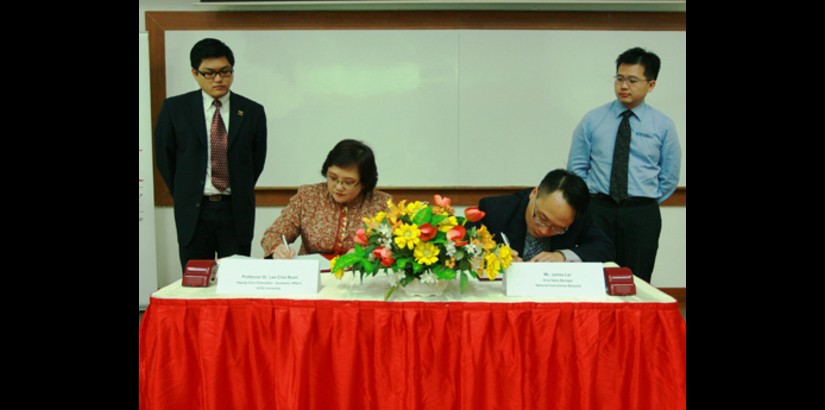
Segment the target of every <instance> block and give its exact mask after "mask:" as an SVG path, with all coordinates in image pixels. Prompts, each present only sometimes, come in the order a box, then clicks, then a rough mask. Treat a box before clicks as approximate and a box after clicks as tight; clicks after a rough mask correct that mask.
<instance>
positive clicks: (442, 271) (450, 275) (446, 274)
mask: <svg viewBox="0 0 825 410" xmlns="http://www.w3.org/2000/svg"><path fill="white" fill-rule="evenodd" d="M433 273H434V274H435V276H436V277H438V279H443V280H453V279H455V271H454V270H452V269H450V268H448V267H446V266H444V265H436V266H435V267H434V268H433Z"/></svg>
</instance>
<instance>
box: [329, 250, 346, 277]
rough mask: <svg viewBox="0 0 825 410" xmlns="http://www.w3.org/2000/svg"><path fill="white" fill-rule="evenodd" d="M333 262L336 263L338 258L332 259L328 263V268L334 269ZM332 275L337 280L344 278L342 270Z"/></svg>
mask: <svg viewBox="0 0 825 410" xmlns="http://www.w3.org/2000/svg"><path fill="white" fill-rule="evenodd" d="M335 262H338V257H337V256H336V257H334V258H332V260H331V261H329V266H331V267H333V268H334V267H335ZM332 274H333V275H335V277H336V278H337V279H341V278H343V277H344V270H343V269H338V270H337V271H335V272H332Z"/></svg>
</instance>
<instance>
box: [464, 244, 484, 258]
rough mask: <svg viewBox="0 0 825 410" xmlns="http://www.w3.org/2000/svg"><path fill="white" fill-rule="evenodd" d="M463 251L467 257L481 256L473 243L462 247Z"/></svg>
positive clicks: (479, 249) (479, 250)
mask: <svg viewBox="0 0 825 410" xmlns="http://www.w3.org/2000/svg"><path fill="white" fill-rule="evenodd" d="M464 251H465V252H467V255H470V256H471V257H474V256H481V248H479V247H478V246H477V245H476V244H474V243H468V244H467V245H464Z"/></svg>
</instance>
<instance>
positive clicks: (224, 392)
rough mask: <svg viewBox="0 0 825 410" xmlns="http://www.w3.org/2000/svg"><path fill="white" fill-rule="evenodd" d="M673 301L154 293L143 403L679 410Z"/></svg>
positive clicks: (144, 349)
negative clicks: (485, 300)
mask: <svg viewBox="0 0 825 410" xmlns="http://www.w3.org/2000/svg"><path fill="white" fill-rule="evenodd" d="M686 348H687V346H686V323H685V320H684V319H683V318H682V316H681V314H680V313H679V311H678V308H677V305H676V303H672V304H662V303H620V304H614V303H513V304H502V303H452V302H451V303H423V302H390V303H388V302H368V301H326V300H321V301H310V300H283V299H281V300H262V299H234V300H227V299H216V300H214V299H213V300H170V299H155V298H152V300H151V303H150V304H149V307H148V308H147V310H146V312H145V314H144V316H143V321H142V323H141V327H140V347H139V349H140V354H139V363H140V364H139V372H140V379H139V380H140V386H139V388H140V408H141V409H144V410H149V409H152V410H154V409H175V410H179V409H210V410H212V409H215V410H225V409H342V410H363V409H437V410H443V409H455V410H459V409H461V410H464V409H468V410H469V409H473V410H476V409H518V410H523V409H543V410H544V409H605V410H608V409H633V410H645V409H651V410H662V409H684V408H685V407H686Z"/></svg>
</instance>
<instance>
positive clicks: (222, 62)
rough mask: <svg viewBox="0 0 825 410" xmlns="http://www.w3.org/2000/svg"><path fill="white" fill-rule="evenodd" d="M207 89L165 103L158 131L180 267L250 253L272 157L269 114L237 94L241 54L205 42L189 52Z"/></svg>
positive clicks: (198, 79) (159, 160)
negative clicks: (260, 183)
mask: <svg viewBox="0 0 825 410" xmlns="http://www.w3.org/2000/svg"><path fill="white" fill-rule="evenodd" d="M189 58H190V62H191V65H192V76H193V77H194V79H195V81H196V82H197V83H198V85H199V86H200V90H197V91H193V92H190V93H186V94H182V95H178V96H175V97H171V98H168V99H166V101H164V103H163V108H161V110H160V115H159V116H158V121H157V128H156V129H155V158H156V159H157V166H158V170H159V171H160V175H161V176H162V177H163V180H164V181H165V182H166V186H168V187H169V191H170V192H171V193H172V198H173V199H174V201H175V225H176V227H177V232H178V247H179V250H180V261H181V266H185V265H186V262H187V261H189V260H190V259H214V258H215V255H216V254H217V257H219V258H221V257H224V256H229V255H233V254H241V255H247V256H248V255H249V254H250V252H251V249H252V234H253V230H254V223H255V192H254V188H255V183H256V181H257V180H258V176H260V175H261V171H263V168H264V160H265V159H266V114H265V113H264V108H263V106H261V105H260V104H258V103H256V102H254V101H252V100H250V99H247V98H245V97H242V96H240V95H238V94H235V93H230V91H229V88H230V87H231V86H232V80H233V78H234V76H233V73H234V69H233V67H234V65H235V57H234V55H233V54H232V50H230V49H229V47H227V46H226V44H224V43H223V42H221V41H219V40H215V39H204V40H201V41H199V42H198V43H196V44H195V45H194V47H192V51H191V52H190V55H189Z"/></svg>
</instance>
